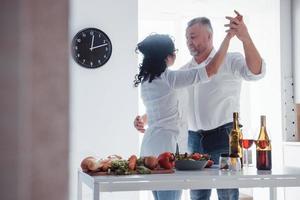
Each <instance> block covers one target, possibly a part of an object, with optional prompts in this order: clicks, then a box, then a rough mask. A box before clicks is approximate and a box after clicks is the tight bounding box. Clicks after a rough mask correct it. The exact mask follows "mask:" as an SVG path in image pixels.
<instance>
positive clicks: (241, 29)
mask: <svg viewBox="0 0 300 200" xmlns="http://www.w3.org/2000/svg"><path fill="white" fill-rule="evenodd" d="M234 12H235V14H236V15H237V16H236V17H230V16H226V17H225V18H226V19H228V20H229V24H225V25H224V26H225V27H228V28H229V29H228V30H226V32H227V33H228V34H230V35H231V37H233V36H234V35H236V36H237V37H238V39H239V40H241V41H242V42H246V41H247V40H248V39H250V35H249V33H248V29H247V26H246V25H245V23H244V20H243V16H242V15H241V14H240V13H239V12H238V11H236V10H234Z"/></svg>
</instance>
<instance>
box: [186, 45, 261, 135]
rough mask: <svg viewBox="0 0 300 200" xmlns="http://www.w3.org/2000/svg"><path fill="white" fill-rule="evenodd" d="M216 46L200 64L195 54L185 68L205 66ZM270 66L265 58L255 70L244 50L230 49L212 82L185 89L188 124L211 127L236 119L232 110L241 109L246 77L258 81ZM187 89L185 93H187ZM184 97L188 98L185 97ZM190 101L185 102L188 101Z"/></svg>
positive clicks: (192, 128) (196, 127)
mask: <svg viewBox="0 0 300 200" xmlns="http://www.w3.org/2000/svg"><path fill="white" fill-rule="evenodd" d="M215 53H216V51H215V50H214V49H213V50H212V52H211V53H210V55H209V56H208V58H207V59H206V60H205V61H203V62H202V63H200V64H197V63H196V61H195V59H194V58H193V59H192V60H191V61H190V62H188V63H187V64H186V65H184V66H183V67H182V68H181V69H190V68H194V67H196V68H197V67H200V68H203V67H205V66H206V65H207V64H208V63H209V61H210V60H211V59H212V58H213V56H214V55H215ZM265 73H266V67H265V63H264V61H262V66H261V73H260V74H257V75H256V74H253V73H252V72H251V71H250V70H249V68H248V67H247V64H246V61H245V58H244V57H243V55H242V54H241V53H227V55H226V57H225V59H224V61H223V63H222V65H221V66H220V68H219V71H218V73H217V74H216V75H215V76H213V77H211V80H210V81H209V82H205V83H199V84H196V85H193V86H190V87H188V88H187V89H184V90H186V91H187V92H188V100H187V101H186V100H185V102H183V103H182V104H183V105H182V106H184V107H185V109H186V110H187V111H188V112H187V118H188V128H189V130H192V131H198V130H211V129H214V128H217V127H219V126H221V125H223V124H226V123H229V122H232V113H233V112H239V111H240V92H241V85H242V80H248V81H254V80H259V79H261V78H263V77H264V76H265ZM186 91H181V92H183V93H182V94H181V95H186V94H187V93H186ZM182 99H184V98H182ZM186 103H187V104H188V105H184V104H186Z"/></svg>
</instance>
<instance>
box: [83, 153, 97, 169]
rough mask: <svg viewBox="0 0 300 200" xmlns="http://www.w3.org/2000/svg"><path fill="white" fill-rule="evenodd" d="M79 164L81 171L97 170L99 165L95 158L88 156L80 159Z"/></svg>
mask: <svg viewBox="0 0 300 200" xmlns="http://www.w3.org/2000/svg"><path fill="white" fill-rule="evenodd" d="M80 166H81V169H82V171H84V172H87V171H95V170H97V169H98V167H99V164H98V162H97V159H96V158H94V157H92V156H89V157H87V158H85V159H83V160H82V162H81V165H80Z"/></svg>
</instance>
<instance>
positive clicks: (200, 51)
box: [134, 11, 265, 200]
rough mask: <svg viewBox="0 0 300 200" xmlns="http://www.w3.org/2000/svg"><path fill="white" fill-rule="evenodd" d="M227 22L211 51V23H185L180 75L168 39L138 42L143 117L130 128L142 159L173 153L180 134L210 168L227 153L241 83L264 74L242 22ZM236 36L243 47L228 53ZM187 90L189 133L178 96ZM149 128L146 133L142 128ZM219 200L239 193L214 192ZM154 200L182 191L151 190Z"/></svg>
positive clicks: (201, 193) (195, 194) (205, 194)
mask: <svg viewBox="0 0 300 200" xmlns="http://www.w3.org/2000/svg"><path fill="white" fill-rule="evenodd" d="M235 13H236V15H237V16H236V17H226V19H228V20H229V23H228V24H225V26H226V27H228V30H226V32H227V34H226V36H225V38H224V40H223V42H222V44H221V46H220V48H219V49H218V50H217V51H215V50H214V48H213V29H212V26H211V23H210V20H209V19H208V18H206V17H199V18H195V19H192V20H191V21H189V22H188V25H187V28H186V40H187V46H188V49H189V51H190V53H191V55H192V56H193V58H192V60H191V61H190V62H189V63H187V64H186V65H185V66H183V67H182V68H181V69H180V70H176V71H171V70H169V69H168V68H169V67H170V66H172V65H173V64H174V61H175V59H176V54H175V53H176V49H175V46H174V42H173V40H172V39H171V38H170V37H169V36H168V35H161V34H153V35H150V36H148V37H146V38H145V39H144V40H143V41H141V42H140V43H138V45H137V50H138V51H139V52H141V53H142V54H143V61H142V63H141V64H140V67H139V73H138V74H137V75H136V77H135V80H134V85H135V86H136V87H138V86H139V85H140V87H141V97H142V100H143V102H144V105H145V107H146V114H145V115H143V116H137V117H136V118H135V120H134V126H135V127H136V129H138V130H139V131H140V132H145V134H144V137H143V142H142V145H141V156H150V155H154V156H158V155H159V154H160V153H162V152H165V151H170V152H175V149H176V144H177V143H178V138H180V135H186V134H188V142H187V143H188V144H184V145H185V146H188V149H189V151H190V152H200V153H208V154H210V155H211V158H212V159H213V160H214V162H215V163H218V158H219V155H220V154H221V153H224V152H228V149H229V144H228V134H229V133H230V130H231V129H232V123H231V122H232V113H233V112H238V111H239V98H240V90H241V83H242V80H243V79H244V80H258V79H260V78H262V77H263V76H264V74H265V64H264V62H263V60H262V58H261V56H260V54H259V52H258V51H257V49H256V48H255V45H254V43H253V42H252V40H251V37H250V35H249V33H248V30H247V27H246V25H245V24H244V21H243V17H242V15H240V14H239V13H238V12H237V11H235ZM234 36H236V37H237V38H238V39H239V40H240V41H241V42H242V43H243V47H244V53H245V58H244V57H243V56H242V54H240V53H227V50H228V47H229V43H230V40H231V39H232V38H233V37H234ZM183 90H187V91H186V94H187V96H188V102H189V103H188V105H187V108H186V109H187V111H188V130H186V129H184V128H183V127H181V125H182V123H181V120H182V119H181V114H180V111H179V99H178V96H177V95H178V93H179V92H182V91H183ZM146 124H148V128H147V130H145V129H144V126H145V125H146ZM217 193H218V197H219V199H220V200H223V199H224V200H237V199H238V196H239V191H238V189H218V190H217ZM190 194H191V199H192V200H208V199H209V198H210V195H211V190H191V192H190ZM153 195H154V199H155V200H179V199H180V198H181V191H153Z"/></svg>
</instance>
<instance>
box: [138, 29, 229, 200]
mask: <svg viewBox="0 0 300 200" xmlns="http://www.w3.org/2000/svg"><path fill="white" fill-rule="evenodd" d="M232 37H233V33H231V32H229V33H228V34H227V35H226V37H225V39H224V41H223V43H222V44H221V47H220V49H219V50H218V52H217V53H216V54H215V56H214V57H213V59H212V60H211V61H210V63H209V64H208V65H207V66H206V67H203V68H193V69H189V70H177V71H170V70H169V69H168V67H170V66H172V65H173V64H174V61H175V59H176V54H175V51H176V49H175V46H174V43H173V41H172V39H171V38H170V37H169V36H168V35H161V34H154V35H150V36H148V37H146V38H145V39H144V40H143V41H142V42H140V43H138V45H137V50H138V51H140V52H141V53H142V54H143V61H142V63H141V64H140V68H139V74H137V75H136V77H135V80H134V85H135V86H136V87H137V86H138V85H139V84H141V97H142V99H143V102H144V105H145V107H146V115H145V116H147V122H148V128H147V130H146V132H145V135H144V138H143V141H142V145H141V156H151V155H153V156H158V155H159V154H161V153H163V152H166V151H170V152H175V150H176V143H177V137H178V135H179V130H180V127H179V121H180V116H179V112H178V99H177V96H176V89H179V88H183V87H187V86H190V85H193V84H197V83H200V82H205V81H209V77H211V76H212V75H214V74H216V73H217V71H218V68H219V66H220V65H221V63H222V62H223V59H224V57H225V55H226V52H227V49H228V46H229V41H230V39H231V38H232ZM144 120H146V119H144ZM153 195H154V199H155V200H171V199H172V200H179V199H180V197H181V191H153Z"/></svg>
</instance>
